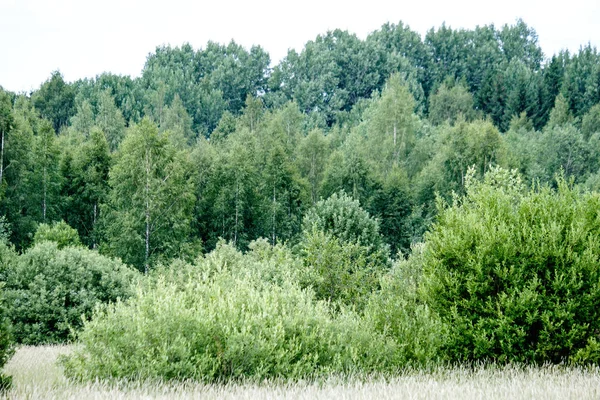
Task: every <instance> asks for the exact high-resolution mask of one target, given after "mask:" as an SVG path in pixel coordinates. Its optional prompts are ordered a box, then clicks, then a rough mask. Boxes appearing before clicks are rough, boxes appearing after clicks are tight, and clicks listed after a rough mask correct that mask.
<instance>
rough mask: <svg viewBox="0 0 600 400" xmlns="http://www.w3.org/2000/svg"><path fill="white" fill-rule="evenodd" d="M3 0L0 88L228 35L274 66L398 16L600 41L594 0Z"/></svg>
mask: <svg viewBox="0 0 600 400" xmlns="http://www.w3.org/2000/svg"><path fill="white" fill-rule="evenodd" d="M293 4H294V5H291V3H289V2H284V1H281V0H280V1H275V0H263V1H260V0H254V1H249V0H245V1H243V0H235V1H227V0H221V1H219V0H211V1H189V0H188V1H183V0H168V1H164V0H163V1H156V0H103V1H91V0H0V86H3V87H4V88H5V89H8V90H12V91H29V90H32V89H36V88H38V87H39V85H40V84H41V83H42V82H43V81H45V80H46V79H47V78H48V77H49V76H50V73H51V72H52V71H54V70H56V69H58V70H60V71H61V72H62V74H63V76H64V77H65V79H66V80H67V81H74V80H77V79H79V78H84V77H94V76H96V75H97V74H99V73H102V72H104V71H109V72H113V73H117V74H125V75H131V76H138V75H139V74H140V72H141V70H142V68H143V66H144V62H145V60H146V56H147V55H148V53H150V52H152V51H153V50H154V49H155V47H156V46H157V45H161V44H171V45H173V46H178V45H180V44H182V43H184V42H189V43H190V44H191V45H192V46H193V47H194V48H196V49H197V48H200V47H204V46H205V44H206V42H207V41H209V40H212V41H216V42H219V43H228V42H229V41H230V40H231V39H233V40H235V41H236V42H238V43H240V44H242V45H243V46H245V47H250V46H252V45H253V44H259V45H261V46H262V47H263V48H264V49H265V50H267V51H268V52H269V54H270V55H271V61H272V64H276V63H277V62H278V61H279V60H280V59H281V58H283V57H284V56H285V55H286V53H287V50H288V48H294V49H297V50H300V49H302V47H303V46H304V44H305V43H306V42H307V41H309V40H312V39H314V38H315V37H316V36H317V35H318V34H320V33H325V32H326V31H327V30H331V29H336V28H341V29H346V30H349V31H350V32H353V33H356V34H357V35H358V36H359V37H360V38H365V37H366V36H367V35H368V34H369V33H370V32H372V31H374V30H376V29H378V28H379V27H380V26H381V25H382V24H384V23H385V22H393V23H397V22H398V21H403V22H404V23H405V24H408V25H409V26H410V27H411V28H412V29H413V30H415V31H417V32H419V33H420V34H421V35H422V36H423V35H424V34H425V32H426V31H427V30H429V29H430V28H431V27H438V26H440V25H441V24H442V23H443V22H446V25H449V26H451V27H452V28H474V27H475V26H476V25H486V24H490V23H493V24H495V25H496V26H497V27H500V26H501V25H504V24H506V23H509V24H512V23H514V22H515V21H516V20H517V18H522V19H523V20H524V21H525V22H526V23H527V24H528V25H529V26H530V27H533V28H535V29H536V31H537V33H538V36H539V42H540V45H541V47H542V49H543V51H544V53H545V55H546V56H548V55H552V54H554V53H556V52H557V51H559V50H560V49H563V48H568V49H569V50H571V51H577V50H578V49H579V46H580V45H582V44H586V43H588V42H591V43H592V45H594V46H596V47H600V1H599V0H570V1H566V2H565V1H560V2H559V1H556V2H554V1H548V0H503V1H493V2H488V1H482V0H452V1H450V0H429V1H424V0H420V1H419V0H416V1H415V0H411V1H402V0H395V1H394V0H386V1H383V0H367V1H365V0H363V1H353V0H346V1H342V0H331V1H328V0H304V1H296V2H294V3H293Z"/></svg>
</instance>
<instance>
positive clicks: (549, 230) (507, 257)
mask: <svg viewBox="0 0 600 400" xmlns="http://www.w3.org/2000/svg"><path fill="white" fill-rule="evenodd" d="M599 207H600V196H599V195H598V194H597V193H579V192H578V191H577V190H576V189H573V188H572V187H571V186H570V185H569V184H568V182H566V181H565V180H564V179H562V178H559V179H558V189H557V190H556V191H553V190H551V189H549V188H547V187H541V188H537V189H532V190H529V191H527V190H525V189H524V185H523V184H522V183H521V180H520V178H519V177H518V176H517V175H516V174H515V173H514V172H509V171H507V170H503V169H494V170H492V171H490V172H489V173H488V174H486V176H485V180H484V182H478V181H476V180H474V179H473V172H471V173H470V178H469V179H468V183H467V194H466V197H465V198H464V199H463V200H462V201H457V202H455V204H454V205H452V206H448V207H445V208H443V209H442V210H441V211H440V215H439V217H438V220H437V222H436V223H435V224H434V226H433V228H432V230H431V232H430V233H429V234H427V235H426V247H425V251H424V253H423V268H424V272H423V274H424V278H423V281H422V285H421V288H420V290H421V293H422V295H423V298H424V299H425V300H426V301H427V303H428V304H429V305H430V307H431V308H432V310H434V311H435V312H436V313H439V315H440V316H441V317H442V320H443V321H444V322H445V323H447V326H448V328H449V332H448V340H447V342H446V343H445V344H444V352H445V354H446V355H447V357H448V358H449V359H450V360H454V361H459V360H462V361H477V360H488V361H497V362H502V363H505V362H538V363H544V362H552V363H559V362H564V361H573V360H577V361H580V360H579V359H578V355H582V352H585V351H591V352H592V353H594V354H595V352H596V351H597V350H594V349H597V346H596V344H595V340H596V338H597V332H598V329H599V328H600V322H599V321H600V319H598V314H597V313H598V309H599V307H600V270H599V269H598V254H600V237H599V236H600V225H599V223H598V218H597V215H598V209H599ZM592 350H593V351H592ZM595 357H596V356H594V357H590V358H589V360H590V361H593V360H594V359H595ZM581 361H583V357H582V359H581Z"/></svg>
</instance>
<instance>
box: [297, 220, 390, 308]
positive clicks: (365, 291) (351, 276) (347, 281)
mask: <svg viewBox="0 0 600 400" xmlns="http://www.w3.org/2000/svg"><path fill="white" fill-rule="evenodd" d="M369 250H370V249H369V247H367V246H363V245H361V244H359V243H358V242H346V241H343V240H341V239H340V238H338V237H336V236H334V235H332V234H331V233H326V232H324V231H322V230H318V229H317V228H316V227H315V228H313V230H312V231H308V232H307V231H304V232H303V234H302V240H301V242H300V244H299V253H300V256H301V258H302V261H303V263H304V266H305V268H306V274H305V275H304V276H303V277H302V279H301V284H302V286H304V287H310V288H312V289H313V290H314V292H315V296H316V298H317V299H320V300H327V301H330V302H332V303H333V304H334V305H335V306H336V307H339V306H342V305H346V306H354V307H356V308H358V309H361V310H362V309H363V308H364V306H365V303H366V302H367V299H368V298H369V295H371V294H372V293H373V292H375V291H376V290H377V289H378V288H379V277H380V276H381V275H382V274H383V271H384V266H385V264H384V263H382V260H381V257H380V256H381V255H380V254H377V253H376V254H371V253H370V252H369Z"/></svg>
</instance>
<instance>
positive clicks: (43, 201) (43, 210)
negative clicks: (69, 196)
mask: <svg viewBox="0 0 600 400" xmlns="http://www.w3.org/2000/svg"><path fill="white" fill-rule="evenodd" d="M47 175H48V173H47V168H46V167H45V166H44V173H43V174H42V220H43V221H44V222H46V195H47V189H46V186H47V182H46V181H47V180H48V176H47Z"/></svg>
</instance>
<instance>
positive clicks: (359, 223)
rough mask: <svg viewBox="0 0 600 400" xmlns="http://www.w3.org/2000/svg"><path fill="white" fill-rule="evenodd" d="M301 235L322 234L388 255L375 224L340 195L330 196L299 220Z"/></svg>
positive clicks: (349, 200) (363, 211)
mask: <svg viewBox="0 0 600 400" xmlns="http://www.w3.org/2000/svg"><path fill="white" fill-rule="evenodd" d="M302 229H303V232H305V233H311V232H312V231H313V230H319V231H323V232H325V233H327V234H330V235H332V236H333V237H335V238H337V239H339V240H340V241H342V242H346V243H358V244H360V245H362V246H365V247H367V248H368V249H369V252H370V253H372V254H376V253H380V254H381V257H384V256H387V255H388V248H387V246H386V245H385V244H384V241H383V237H382V236H381V233H380V232H379V222H378V221H377V220H376V219H374V218H372V217H371V216H370V215H369V213H368V212H366V211H365V210H363V209H362V208H361V207H360V204H359V202H358V200H354V199H352V198H351V197H349V196H348V195H346V194H345V193H344V192H340V193H334V194H333V195H332V196H331V197H329V198H328V199H327V200H321V201H319V202H317V204H315V206H314V207H313V208H311V209H310V210H309V211H308V212H307V213H306V215H305V216H304V220H303V221H302Z"/></svg>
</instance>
